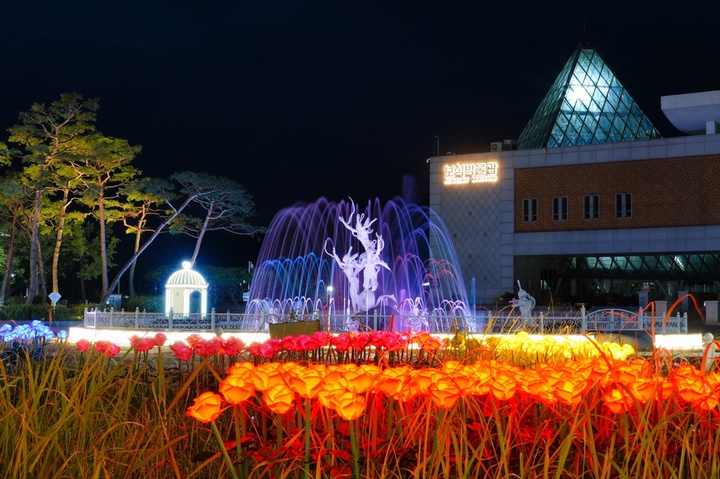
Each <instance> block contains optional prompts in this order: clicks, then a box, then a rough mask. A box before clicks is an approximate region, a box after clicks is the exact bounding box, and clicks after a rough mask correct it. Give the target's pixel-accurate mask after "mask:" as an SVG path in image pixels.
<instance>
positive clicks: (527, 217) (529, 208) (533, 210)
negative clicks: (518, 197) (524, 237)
mask: <svg viewBox="0 0 720 479" xmlns="http://www.w3.org/2000/svg"><path fill="white" fill-rule="evenodd" d="M537 209H538V208H537V198H524V199H523V223H531V222H533V221H537Z"/></svg>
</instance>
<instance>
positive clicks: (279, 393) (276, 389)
mask: <svg viewBox="0 0 720 479" xmlns="http://www.w3.org/2000/svg"><path fill="white" fill-rule="evenodd" d="M263 401H264V402H265V405H266V406H267V407H268V409H270V410H271V411H272V412H274V413H275V414H285V413H286V412H288V411H289V410H290V409H291V408H292V406H293V403H294V402H295V393H294V392H293V391H292V389H290V388H289V387H287V386H286V385H285V383H283V382H278V383H276V384H275V385H274V386H272V387H271V388H270V389H266V390H265V391H263Z"/></svg>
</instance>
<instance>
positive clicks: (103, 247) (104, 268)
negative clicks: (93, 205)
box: [98, 189, 114, 302]
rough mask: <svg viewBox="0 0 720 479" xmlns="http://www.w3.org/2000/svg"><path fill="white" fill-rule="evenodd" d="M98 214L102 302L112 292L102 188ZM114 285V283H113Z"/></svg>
mask: <svg viewBox="0 0 720 479" xmlns="http://www.w3.org/2000/svg"><path fill="white" fill-rule="evenodd" d="M98 216H99V222H100V262H101V274H102V284H101V291H102V294H101V296H102V298H103V302H104V300H105V299H107V296H108V295H109V294H110V293H111V292H112V291H111V290H110V289H108V258H107V241H106V239H105V234H106V232H105V201H104V198H103V192H102V189H101V190H100V198H99V200H98ZM113 287H114V285H113Z"/></svg>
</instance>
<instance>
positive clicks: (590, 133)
mask: <svg viewBox="0 0 720 479" xmlns="http://www.w3.org/2000/svg"><path fill="white" fill-rule="evenodd" d="M660 137H661V136H660V133H659V132H658V131H657V130H656V129H655V127H654V126H653V124H652V123H651V122H650V120H648V118H647V117H646V116H645V114H644V113H643V112H642V110H641V109H640V107H639V106H638V105H637V103H635V101H634V100H633V99H632V97H631V96H630V94H629V93H628V92H627V90H625V88H624V87H623V86H622V84H621V83H620V82H619V81H618V79H617V77H616V76H615V75H614V74H613V72H612V71H610V69H609V68H608V66H607V65H606V64H605V62H604V61H603V60H602V58H600V55H599V54H598V53H597V52H596V51H595V48H594V47H593V46H591V45H590V43H589V42H587V41H583V42H581V43H580V45H578V47H577V48H576V49H575V51H574V52H573V54H572V56H571V57H570V59H569V60H568V61H567V63H566V64H565V66H564V67H563V69H562V71H561V72H560V75H558V77H557V79H556V80H555V83H553V85H552V87H551V88H550V91H548V93H547V95H546V96H545V99H543V101H542V103H540V106H539V107H538V109H537V110H536V111H535V114H534V115H533V117H532V118H531V119H530V121H529V122H528V124H527V125H526V126H525V129H524V130H523V132H522V133H521V134H520V137H519V138H518V148H519V149H522V150H527V149H532V148H555V147H559V146H576V145H590V144H594V143H615V142H620V141H634V140H647V139H650V138H660Z"/></svg>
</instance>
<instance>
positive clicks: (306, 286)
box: [247, 198, 474, 331]
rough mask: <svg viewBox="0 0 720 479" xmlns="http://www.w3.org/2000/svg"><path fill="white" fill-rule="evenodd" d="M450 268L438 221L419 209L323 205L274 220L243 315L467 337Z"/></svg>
mask: <svg viewBox="0 0 720 479" xmlns="http://www.w3.org/2000/svg"><path fill="white" fill-rule="evenodd" d="M457 265H458V262H457V258H456V253H455V248H454V246H453V245H452V242H451V241H450V240H449V238H448V234H447V230H446V229H445V226H444V224H443V222H442V221H441V220H440V218H439V217H438V216H437V215H436V214H435V213H434V212H432V211H431V210H430V209H429V208H427V207H421V206H418V205H414V204H406V203H405V202H404V201H403V200H401V199H399V198H397V199H395V200H393V201H389V202H387V203H385V204H384V205H381V204H380V203H379V201H378V200H375V201H374V202H370V201H369V202H368V203H367V205H366V206H365V207H364V209H363V208H360V207H359V206H358V205H355V204H354V203H353V202H352V201H347V202H346V201H341V202H339V203H333V202H330V201H328V200H326V199H324V198H321V199H319V200H318V201H316V202H315V203H312V204H310V205H295V206H293V207H290V208H287V209H284V210H283V211H281V212H280V213H279V214H278V215H277V216H276V217H275V218H274V219H273V221H272V223H271V224H270V227H269V229H268V233H267V236H266V238H265V240H264V241H263V244H262V247H261V249H260V254H259V256H258V261H257V265H256V269H255V273H254V277H253V282H252V285H251V287H250V301H249V302H248V306H247V312H248V313H251V314H265V315H267V314H272V315H273V316H274V317H275V318H279V320H282V321H287V320H296V319H309V318H318V317H321V316H322V317H323V318H327V319H328V320H329V321H330V324H329V326H330V328H331V329H332V330H353V329H357V328H358V327H359V325H360V324H361V323H364V324H365V325H367V326H369V327H377V328H378V329H384V328H387V329H390V328H392V329H395V330H409V329H412V330H431V331H452V330H456V329H458V328H461V329H465V328H467V329H469V330H474V321H473V318H472V315H471V314H470V313H471V311H470V308H469V307H468V305H469V303H468V298H467V293H466V290H465V285H464V284H463V282H462V275H461V272H460V270H459V268H458V266H457ZM370 318H372V319H373V320H371V319H370Z"/></svg>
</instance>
